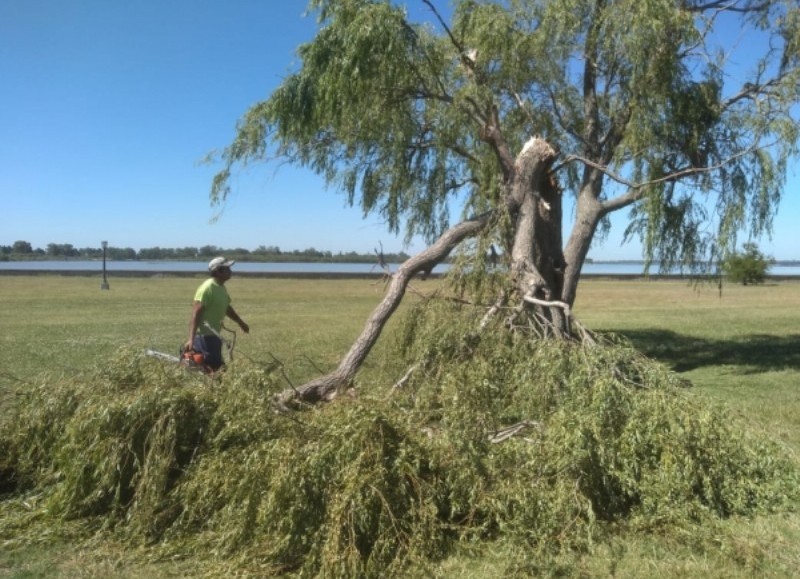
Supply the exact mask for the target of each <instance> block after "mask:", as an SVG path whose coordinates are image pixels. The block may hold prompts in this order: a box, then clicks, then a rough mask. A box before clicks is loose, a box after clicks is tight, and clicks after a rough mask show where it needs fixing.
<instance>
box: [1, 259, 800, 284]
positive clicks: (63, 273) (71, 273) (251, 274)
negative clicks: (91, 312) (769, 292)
mask: <svg viewBox="0 0 800 579" xmlns="http://www.w3.org/2000/svg"><path fill="white" fill-rule="evenodd" d="M595 263H597V262H595ZM444 275H446V274H444V273H431V274H429V275H427V276H425V279H429V280H431V279H432V280H435V279H440V278H442V277H444ZM3 276H9V277H26V276H27V277H41V276H54V277H55V276H58V277H85V278H93V279H95V280H98V281H100V280H101V279H102V273H98V271H97V270H84V269H72V270H69V269H62V270H59V269H48V270H42V269H39V270H32V269H0V277H3ZM206 276H207V274H206V273H205V272H196V271H145V270H114V271H113V272H111V273H109V275H108V276H107V277H108V279H109V280H110V281H113V280H114V279H122V278H155V279H158V278H168V277H172V278H204V277H206ZM236 277H237V278H242V279H248V278H249V279H308V280H349V279H364V280H380V279H381V278H383V277H385V274H384V273H382V272H378V271H376V272H371V273H370V272H335V271H329V272H324V271H317V272H301V271H294V272H287V271H243V272H236ZM700 277H702V276H696V278H697V279H699V278H700ZM417 279H419V280H420V281H422V278H421V277H418V278H417ZM581 279H587V280H589V279H592V280H612V281H613V280H617V281H635V280H643V281H680V280H685V281H689V280H691V279H693V278H692V276H691V275H689V274H649V275H645V274H644V273H638V274H635V273H582V274H581ZM766 280H767V281H772V282H775V281H790V282H800V275H769V274H768V275H767V276H766Z"/></svg>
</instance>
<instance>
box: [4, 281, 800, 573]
mask: <svg viewBox="0 0 800 579" xmlns="http://www.w3.org/2000/svg"><path fill="white" fill-rule="evenodd" d="M202 279H203V278H202V277H197V278H183V277H152V278H127V277H126V278H114V277H113V276H112V277H111V278H110V280H109V281H110V284H111V289H110V290H109V291H102V290H100V280H99V279H96V278H90V277H72V276H64V277H61V276H56V275H35V276H21V277H16V276H0V304H2V308H1V309H0V312H2V313H0V327H2V332H0V419H2V418H3V417H4V415H7V414H8V410H7V409H8V408H10V407H11V405H13V404H14V399H15V396H16V394H15V393H17V392H19V391H20V390H21V389H24V388H25V387H26V384H28V383H32V382H36V381H38V380H40V379H41V376H42V375H43V374H47V375H50V376H51V378H50V379H53V380H57V379H58V377H59V376H60V375H69V376H74V375H76V374H81V373H88V372H90V371H91V369H92V368H93V367H96V366H97V365H98V364H103V362H104V360H106V359H107V358H108V357H109V356H111V355H113V354H114V352H115V350H118V349H128V350H130V351H133V352H136V351H144V349H146V348H153V349H156V350H160V351H163V352H167V353H173V354H174V353H176V352H177V350H178V347H179V345H180V344H181V343H183V341H185V339H186V330H187V323H188V316H189V308H190V302H191V299H192V296H193V294H194V290H195V288H196V286H197V285H198V284H199V283H200V282H201V281H202ZM438 284H439V282H437V281H430V280H429V281H424V282H423V281H417V282H415V283H414V284H413V286H414V289H415V290H416V291H418V292H422V293H424V292H430V291H433V290H434V289H435V288H436V287H438ZM228 289H229V292H230V294H231V296H232V297H233V301H234V305H235V307H236V309H237V311H238V312H239V313H240V314H241V316H242V317H243V318H244V319H245V320H246V321H247V322H248V323H249V324H250V326H251V333H250V334H249V335H244V334H242V333H241V332H239V333H238V334H237V345H236V351H237V352H238V355H239V356H249V357H251V358H253V359H255V360H259V361H261V360H263V361H264V362H268V361H270V360H271V359H272V357H273V356H274V357H275V358H277V359H279V360H281V361H282V362H283V363H284V364H285V367H286V369H287V372H288V375H289V377H290V379H291V380H292V381H293V382H294V383H296V384H300V383H302V382H303V381H304V380H307V379H309V378H311V377H313V376H316V375H318V374H319V373H320V372H325V371H329V370H331V369H332V368H334V367H335V366H336V364H337V363H338V361H339V359H340V358H341V356H342V355H343V354H344V353H345V352H346V351H347V349H348V348H349V346H350V345H351V343H352V341H353V340H354V339H355V338H356V336H357V335H358V333H359V332H360V330H361V328H362V325H363V323H364V321H365V320H366V318H367V316H368V315H369V313H370V312H371V311H372V309H373V308H374V307H375V306H376V305H377V304H378V303H379V301H380V299H381V297H382V294H383V284H382V283H381V282H380V281H371V280H296V279H267V278H244V277H241V278H239V277H236V276H235V272H234V278H233V279H232V280H231V281H230V282H229V283H228ZM578 295H579V297H578V301H577V303H576V307H575V315H576V316H577V317H578V318H579V319H580V320H581V321H582V322H583V323H584V324H585V325H586V326H588V327H589V328H592V329H594V330H598V331H611V332H615V333H618V334H621V335H624V336H626V337H627V338H628V339H630V340H631V341H632V342H633V343H634V344H635V345H636V346H637V347H638V348H639V349H641V350H642V351H644V352H645V353H646V354H648V355H650V356H652V357H654V358H656V359H659V360H661V361H662V362H663V363H664V364H666V365H667V366H669V367H671V368H672V369H674V370H675V371H676V372H679V373H680V374H681V375H682V376H683V377H685V378H687V379H688V380H690V381H691V382H692V383H693V385H694V388H693V389H692V390H691V391H690V392H691V395H693V396H699V397H704V398H707V399H708V400H709V401H711V402H712V403H715V404H716V403H718V404H722V405H724V406H726V407H727V408H729V409H730V410H731V411H732V412H733V413H734V414H735V415H737V416H739V417H740V418H741V419H742V420H743V421H744V423H745V424H747V425H748V426H749V427H750V428H752V429H753V430H754V431H756V432H760V433H762V434H763V435H764V436H768V437H770V438H772V439H774V440H777V441H780V442H781V443H782V444H783V445H784V446H785V447H786V448H787V449H788V450H789V452H791V453H793V454H794V456H796V457H800V282H770V283H767V284H765V285H763V286H758V287H749V286H748V287H745V286H733V285H725V286H724V287H723V288H722V293H721V295H720V291H719V290H718V288H716V287H711V286H698V287H694V286H692V285H691V284H689V283H687V282H686V281H663V280H660V281H646V280H637V281H627V280H626V281H611V280H601V279H597V280H594V279H592V280H586V281H584V282H583V283H582V285H581V287H580V289H579V294H578ZM416 299H418V298H416V297H415V296H414V294H411V295H409V296H408V298H407V303H411V302H413V301H414V300H416ZM403 307H407V304H405V305H404V306H403ZM395 323H396V321H393V322H392V323H391V324H390V325H389V327H388V328H387V330H386V332H385V334H387V335H388V334H389V333H391V331H392V328H393V325H394V324H395ZM154 363H158V362H157V361H155V360H154ZM393 364H394V360H393V356H392V353H391V341H390V340H387V339H385V338H384V339H382V340H381V341H380V342H379V344H378V345H377V347H376V348H375V350H374V351H373V354H372V355H371V356H370V358H369V360H368V361H367V364H366V365H365V368H364V371H363V372H362V374H361V375H360V376H359V382H360V385H361V386H362V387H370V388H381V387H384V386H385V387H386V388H387V389H388V388H389V386H390V385H391V383H392V377H394V379H396V378H398V377H399V375H400V374H399V373H401V372H402V370H403V369H402V368H400V367H394V366H393ZM3 409H5V411H4V410H3ZM724 525H725V527H726V528H727V532H728V533H730V535H731V536H732V537H733V538H734V539H733V542H731V541H725V542H721V543H720V544H721V547H720V549H719V551H718V552H713V551H712V552H706V553H705V554H704V555H703V556H702V557H698V555H697V552H696V551H694V550H692V549H691V548H690V546H688V545H681V544H680V543H679V542H678V543H676V542H675V541H674V540H668V541H662V540H659V538H658V537H638V536H633V537H630V536H628V537H625V539H624V540H620V541H615V542H614V543H613V544H602V545H598V547H597V549H596V550H595V552H593V553H592V554H591V555H589V556H588V558H589V560H588V561H586V562H585V563H584V564H583V566H582V567H583V568H585V569H586V570H587V571H586V573H587V576H598V577H601V576H607V575H608V574H609V569H613V572H614V574H615V575H616V576H619V577H678V576H680V577H696V576H706V577H709V576H710V577H747V576H752V569H753V568H754V566H755V567H757V568H758V569H759V570H760V571H759V576H773V577H791V576H792V575H793V571H792V570H797V569H800V515H798V514H797V513H789V514H780V515H773V516H769V517H759V518H757V519H755V520H731V521H726V522H725V524H724ZM731 545H733V547H732V546H731ZM493 556H496V557H498V558H502V557H503V554H502V553H498V554H495V555H491V554H483V555H482V556H481V557H480V558H478V559H472V558H457V559H454V560H449V561H445V562H443V563H442V566H441V570H440V574H439V575H440V576H442V577H469V578H472V577H475V578H477V577H483V576H491V574H492V569H493V567H494V564H493V559H492V557H493ZM751 559H755V560H757V561H756V563H753V561H751ZM120 561H124V564H123V563H120ZM136 561H137V560H136V557H135V555H133V556H131V555H129V554H125V555H123V554H122V553H116V554H115V553H114V552H113V550H111V551H109V552H108V554H107V555H106V556H104V557H98V554H97V552H95V553H87V552H85V551H75V550H74V549H72V548H71V546H69V545H56V546H52V545H49V546H47V547H46V548H36V547H32V548H31V549H30V550H29V549H25V550H23V551H21V552H20V551H16V552H13V553H7V554H5V555H4V554H3V549H2V538H0V577H5V576H8V577H166V576H191V575H192V574H193V573H192V571H191V567H190V566H189V567H188V570H187V567H186V565H187V564H186V563H182V564H181V566H177V567H176V566H174V565H171V564H164V563H160V564H157V565H148V564H146V563H145V562H142V563H141V565H140V564H139V563H137V562H136ZM610 561H613V564H611V563H609V562H610ZM742 562H746V563H748V565H745V566H742Z"/></svg>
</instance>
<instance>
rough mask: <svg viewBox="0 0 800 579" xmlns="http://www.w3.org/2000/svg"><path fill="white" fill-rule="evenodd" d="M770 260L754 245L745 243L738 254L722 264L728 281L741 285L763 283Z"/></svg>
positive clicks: (734, 254)
mask: <svg viewBox="0 0 800 579" xmlns="http://www.w3.org/2000/svg"><path fill="white" fill-rule="evenodd" d="M771 263H772V258H771V257H767V256H765V255H764V254H763V253H761V251H760V250H759V249H758V246H757V245H756V244H755V243H745V244H744V247H743V249H742V251H741V253H740V252H735V253H733V254H732V255H731V256H730V257H728V258H727V259H726V260H725V261H724V262H723V263H722V270H723V272H724V273H725V275H726V276H727V277H728V279H729V280H730V281H732V282H734V283H741V284H742V285H748V284H759V283H764V278H765V277H766V275H767V271H769V267H770V264H771Z"/></svg>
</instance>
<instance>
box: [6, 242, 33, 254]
mask: <svg viewBox="0 0 800 579" xmlns="http://www.w3.org/2000/svg"><path fill="white" fill-rule="evenodd" d="M11 252H12V253H22V254H28V253H33V247H32V246H31V244H30V242H28V241H15V242H14V245H13V246H12V249H11Z"/></svg>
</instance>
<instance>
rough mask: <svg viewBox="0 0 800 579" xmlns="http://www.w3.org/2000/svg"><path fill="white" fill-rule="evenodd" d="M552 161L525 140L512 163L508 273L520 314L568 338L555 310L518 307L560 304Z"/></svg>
mask: <svg viewBox="0 0 800 579" xmlns="http://www.w3.org/2000/svg"><path fill="white" fill-rule="evenodd" d="M555 158H556V152H555V150H554V149H553V148H552V147H551V146H550V144H549V143H547V141H545V140H543V139H539V138H534V139H531V140H529V141H528V142H527V143H526V144H525V146H524V147H523V149H522V152H521V153H520V154H519V156H518V157H517V161H516V171H515V177H514V183H513V193H512V195H513V196H514V197H515V199H517V201H518V203H519V215H518V217H517V221H516V229H515V235H514V242H513V246H512V250H511V273H512V275H513V276H514V281H515V284H516V287H517V291H518V292H519V294H520V295H519V297H520V300H521V301H522V302H523V304H524V305H525V308H524V309H527V308H529V307H530V308H534V309H536V310H537V313H538V314H539V315H540V316H541V318H542V319H543V320H545V321H546V323H547V325H548V326H549V328H550V329H552V330H553V331H554V332H555V333H556V334H558V335H563V334H565V333H567V334H568V333H569V320H568V319H567V317H566V316H565V315H564V311H563V310H562V309H561V308H560V307H555V306H541V305H531V302H528V301H524V300H525V298H533V299H535V300H537V301H539V302H556V301H560V300H561V290H562V286H563V279H564V278H563V274H564V257H563V254H562V253H561V247H562V235H561V215H562V207H561V193H560V191H559V189H558V187H557V185H556V183H555V182H554V181H553V179H552V176H551V175H550V174H549V169H550V166H551V165H552V163H553V161H554V160H555Z"/></svg>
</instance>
